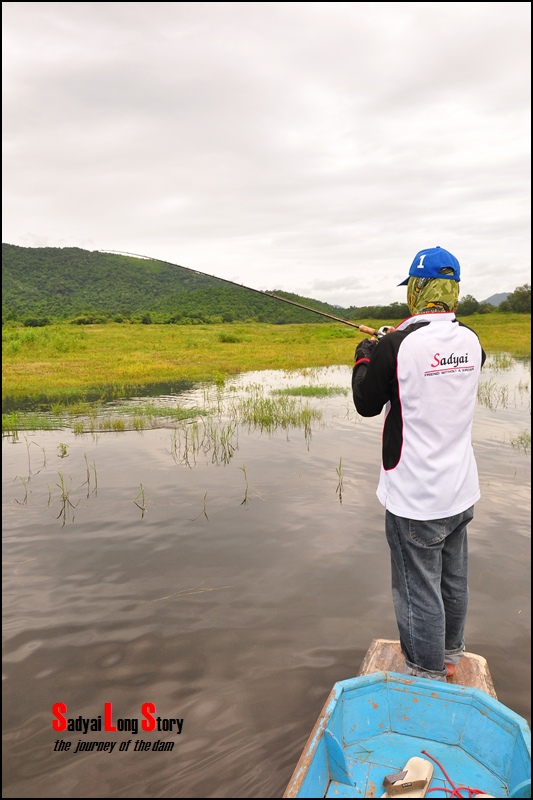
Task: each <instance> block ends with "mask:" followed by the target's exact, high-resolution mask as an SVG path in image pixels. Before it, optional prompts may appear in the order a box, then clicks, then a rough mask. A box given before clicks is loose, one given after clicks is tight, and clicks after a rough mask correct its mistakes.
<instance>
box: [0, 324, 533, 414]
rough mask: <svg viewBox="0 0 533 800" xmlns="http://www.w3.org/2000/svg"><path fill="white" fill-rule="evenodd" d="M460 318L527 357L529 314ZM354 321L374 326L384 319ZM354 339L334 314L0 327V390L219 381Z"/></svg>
mask: <svg viewBox="0 0 533 800" xmlns="http://www.w3.org/2000/svg"><path fill="white" fill-rule="evenodd" d="M461 321H462V322H464V323H465V324H466V325H468V326H469V327H471V328H472V329H473V330H475V331H476V333H477V334H478V335H479V337H480V339H481V342H482V345H483V347H484V349H485V350H486V351H487V353H491V352H506V353H509V354H510V355H512V356H515V357H531V315H529V314H503V313H499V312H494V313H492V314H474V315H472V316H470V317H464V318H462V320H461ZM361 322H362V323H363V322H364V324H365V325H369V326H372V327H375V328H379V327H380V325H382V324H384V321H383V320H381V321H376V320H361ZM395 322H396V323H397V322H398V320H396V321H394V320H391V321H390V322H389V321H388V324H392V325H394V324H395ZM363 338H365V337H364V335H363V334H361V333H360V332H359V330H357V329H356V328H353V327H350V326H348V325H343V324H342V323H321V324H315V325H312V324H307V325H268V324H264V323H242V324H239V323H232V324H222V325H190V326H180V325H130V324H119V323H112V324H107V325H87V326H83V327H81V326H77V325H68V324H57V325H50V326H46V327H43V328H22V327H9V326H5V327H4V328H3V330H2V347H3V383H2V398H3V402H7V403H10V404H15V405H16V404H17V403H23V402H24V401H32V402H39V401H40V402H43V404H46V403H49V402H58V401H64V402H69V401H71V400H72V399H73V398H80V397H84V396H85V397H91V396H94V395H97V396H98V395H101V396H107V397H109V396H110V395H111V396H112V395H115V396H120V395H126V394H128V393H131V392H134V391H136V390H139V389H141V388H146V387H150V386H154V385H156V384H167V385H168V384H171V385H179V384H180V383H182V382H190V383H197V382H201V381H215V382H216V381H222V380H224V378H225V377H227V376H229V375H235V374H238V373H243V372H250V371H254V370H266V369H283V370H298V369H304V368H307V367H322V366H332V365H336V364H348V365H351V364H352V363H353V353H354V350H355V347H356V345H357V344H358V343H359V342H360V341H361V339H363Z"/></svg>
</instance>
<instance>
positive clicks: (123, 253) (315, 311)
mask: <svg viewBox="0 0 533 800" xmlns="http://www.w3.org/2000/svg"><path fill="white" fill-rule="evenodd" d="M98 252H99V253H116V254H117V255H121V256H134V257H135V258H145V259H147V260H148V261H159V262H160V263H161V264H168V265H169V266H170V267H179V268H180V269H186V270H187V271H188V272H194V273H196V275H201V276H202V277H203V278H214V279H215V280H217V281H224V283H230V284H231V285H232V286H238V287H239V288H241V289H247V290H248V291H249V292H256V293H257V294H261V295H263V297H272V298H273V299H274V300H281V301H282V302H283V303H290V305H291V306H298V308H303V309H304V310H305V311H312V312H313V314H320V315H321V316H322V317H327V318H328V319H332V320H334V321H335V322H342V323H343V324H344V325H350V326H351V327H352V328H357V329H358V330H360V331H361V333H367V334H368V335H369V336H377V338H378V339H381V337H382V336H385V334H386V333H388V332H389V331H390V330H391V328H390V327H388V326H386V325H384V326H383V327H381V328H379V330H376V329H375V328H370V327H369V326H368V325H356V324H355V322H350V321H349V320H347V319H342V317H335V316H333V314H326V312H325V311H319V310H318V309H317V308H311V307H310V306H304V305H303V304H302V303H297V302H296V301H295V300H288V299H287V298H286V297H279V295H277V294H272V293H271V292H263V291H261V289H253V288H252V287H251V286H245V285H244V284H243V283H236V282H235V281H230V280H228V278H219V277H218V276H217V275H209V273H207V272H200V270H198V269H193V268H192V267H182V266H181V264H173V263H172V261H164V260H163V259H162V258H152V256H142V255H140V254H139V253H128V252H126V251H124V250H99V251H98Z"/></svg>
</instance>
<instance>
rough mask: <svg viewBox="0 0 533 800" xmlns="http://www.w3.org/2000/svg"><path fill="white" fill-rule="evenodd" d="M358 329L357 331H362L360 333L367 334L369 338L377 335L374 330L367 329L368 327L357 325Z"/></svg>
mask: <svg viewBox="0 0 533 800" xmlns="http://www.w3.org/2000/svg"><path fill="white" fill-rule="evenodd" d="M358 327H359V330H360V331H362V333H368V334H369V335H370V336H376V335H377V331H376V330H374V328H369V327H368V325H359V326H358Z"/></svg>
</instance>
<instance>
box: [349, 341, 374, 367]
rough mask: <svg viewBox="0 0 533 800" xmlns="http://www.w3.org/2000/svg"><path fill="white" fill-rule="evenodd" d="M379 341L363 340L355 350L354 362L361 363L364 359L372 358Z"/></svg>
mask: <svg viewBox="0 0 533 800" xmlns="http://www.w3.org/2000/svg"><path fill="white" fill-rule="evenodd" d="M377 343H378V340H377V339H363V341H362V342H359V344H358V345H357V347H356V348H355V355H354V362H355V363H356V362H357V361H360V360H361V359H362V358H372V353H373V352H374V349H375V347H376V346H377Z"/></svg>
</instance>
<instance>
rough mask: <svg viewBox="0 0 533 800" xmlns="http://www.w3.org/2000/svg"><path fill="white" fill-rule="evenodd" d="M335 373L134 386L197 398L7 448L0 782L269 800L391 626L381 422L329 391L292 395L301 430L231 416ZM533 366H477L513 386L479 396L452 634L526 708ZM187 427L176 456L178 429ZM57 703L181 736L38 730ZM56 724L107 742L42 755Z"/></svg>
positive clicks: (167, 398)
mask: <svg viewBox="0 0 533 800" xmlns="http://www.w3.org/2000/svg"><path fill="white" fill-rule="evenodd" d="M349 377H350V376H349V370H348V369H347V368H344V367H338V368H330V369H327V370H315V371H308V372H307V373H306V374H302V373H278V372H271V373H260V372H258V373H254V374H249V375H246V376H242V377H240V378H235V379H233V380H231V381H227V382H226V383H225V384H224V385H223V386H200V387H194V388H192V387H188V388H187V389H186V390H185V391H183V392H182V393H181V394H180V395H179V398H177V397H176V396H175V395H162V396H160V397H158V398H151V401H152V402H154V403H156V404H160V405H162V406H164V405H172V404H175V403H176V402H177V401H179V403H180V404H181V405H185V406H187V407H189V408H194V407H202V408H206V409H209V412H210V413H209V415H207V416H201V417H198V418H195V419H194V420H193V421H190V422H189V423H186V422H185V421H183V422H181V423H179V424H177V423H173V424H172V425H171V426H169V427H164V428H156V429H153V430H139V431H133V432H124V433H114V432H107V433H101V432H97V433H92V434H91V433H89V434H83V435H76V434H75V433H73V432H72V431H71V430H61V431H34V432H27V433H25V434H20V435H19V437H18V439H17V438H15V439H13V437H11V438H6V439H4V441H3V512H4V513H3V547H4V554H3V570H4V600H5V603H4V752H5V765H4V796H9V797H49V796H52V795H53V796H56V797H104V796H106V797H279V796H281V794H282V793H283V790H284V788H285V786H286V784H287V782H288V780H289V778H290V776H291V774H292V770H293V769H294V766H295V764H296V761H297V759H298V757H299V755H300V752H301V749H302V747H303V745H304V742H305V740H306V739H307V736H308V735H309V733H310V731H311V728H312V726H313V724H314V722H315V721H316V718H317V716H318V714H319V712H320V710H321V708H322V705H323V703H324V701H325V699H326V697H327V694H328V693H329V690H330V689H331V686H332V685H333V683H334V682H335V681H336V680H340V679H343V678H347V677H351V676H353V675H355V674H356V672H357V669H358V667H359V665H360V663H361V660H362V658H363V656H364V654H365V652H366V649H367V648H368V645H369V644H370V641H371V639H372V638H374V637H376V636H380V637H384V638H397V633H396V628H395V622H394V614H393V610H392V601H391V596H390V578H389V561H388V559H389V555H388V548H387V545H386V541H385V537H384V533H383V511H382V508H381V506H380V505H379V503H378V501H377V499H376V497H375V490H376V486H377V478H378V473H379V458H380V445H381V426H382V419H381V418H376V419H365V420H363V419H361V418H359V417H358V416H357V414H356V413H355V411H354V409H353V404H352V403H351V400H350V397H349V395H348V396H346V395H342V394H335V393H332V394H331V395H326V396H322V397H312V396H305V397H302V398H298V396H297V395H296V397H295V398H293V399H296V400H298V401H299V400H301V402H302V404H304V405H306V406H307V407H308V408H309V409H311V410H314V411H316V412H317V414H316V416H314V417H313V419H312V420H311V421H310V423H309V435H306V427H305V425H302V426H294V425H286V426H285V427H284V426H283V425H281V424H280V425H277V426H271V427H270V428H269V427H265V426H264V425H261V424H259V425H254V424H251V423H250V424H249V423H246V424H244V423H243V422H242V421H237V419H236V417H235V416H233V417H232V409H235V407H236V406H238V403H239V402H240V400H239V398H241V399H242V398H249V397H250V396H255V397H258V396H260V397H267V398H268V397H270V394H269V393H270V391H271V390H274V389H276V390H277V389H287V388H295V387H298V386H303V385H307V386H313V385H315V386H331V387H335V386H337V387H347V386H348V387H349ZM529 379H530V373H529V365H528V364H525V363H521V362H514V363H513V365H512V367H511V368H510V369H507V370H502V369H500V368H499V367H498V368H497V369H496V368H495V369H494V370H491V369H490V366H489V368H488V369H485V370H484V375H483V380H487V381H489V380H494V382H495V386H507V387H508V392H507V403H506V404H505V405H503V404H497V405H494V404H492V405H487V404H483V402H479V403H478V408H477V411H476V418H475V423H474V446H475V449H476V454H477V458H478V466H479V472H480V478H481V488H482V499H481V501H480V502H479V503H478V505H477V506H476V517H475V520H474V522H473V523H472V526H471V532H470V542H471V544H470V549H471V581H470V589H471V599H470V610H469V618H468V627H467V647H468V649H469V650H470V651H472V652H476V653H480V654H481V655H484V656H485V657H486V658H487V659H488V662H489V667H490V670H491V674H492V677H493V680H494V684H495V687H496V691H497V693H498V696H499V698H500V699H501V700H502V701H503V702H504V703H506V704H507V705H509V706H510V707H511V708H513V709H514V710H515V711H517V712H518V713H519V714H521V715H523V716H525V717H526V718H528V719H529V713H530V712H529V709H530V705H529V680H530V669H529V664H530V633H529V630H530V628H529V620H530V618H529V613H530V612H529V609H530V599H529V597H530V595H529V574H530V573H529V566H530V549H529V545H530V459H529V453H528V452H527V450H525V449H524V448H521V447H516V446H515V445H513V442H516V440H517V438H518V437H519V436H520V435H522V434H524V435H527V434H528V433H529V431H530V392H529V388H527V389H526V388H524V387H526V386H527V387H529ZM519 386H521V387H522V388H518V387H519ZM258 387H262V388H261V391H259V389H258ZM145 400H146V398H143V397H140V398H137V399H135V400H134V401H132V400H131V398H130V399H129V400H127V401H126V400H124V401H123V402H124V403H126V402H128V403H131V402H134V403H138V404H141V405H142V403H144V402H145ZM194 424H196V425H197V426H198V433H197V440H196V442H197V445H195V446H194V447H193V445H192V444H191V441H192V440H191V439H190V440H189V442H188V444H187V445H185V439H184V438H183V437H184V435H185V434H184V431H183V429H182V427H181V426H182V425H183V426H185V425H187V426H188V429H189V430H192V426H193V425H194ZM209 424H212V425H214V426H215V427H214V428H213V430H211V432H210V431H209V428H208V427H207V428H206V429H205V430H203V431H202V426H203V425H206V426H209ZM230 426H232V431H233V433H232V435H231V436H230V435H229V427H230ZM224 431H226V432H227V435H226V436H225V441H224V443H223V442H222V439H223V436H222V433H223V432H224ZM179 436H181V437H182V438H181V439H179ZM215 436H217V437H218V438H216V440H215ZM208 441H209V442H210V446H209V447H205V446H204V445H205V443H206V442H208ZM200 442H202V446H200ZM193 450H194V458H192V452H193ZM184 452H187V453H188V459H184V458H183V455H184ZM230 452H231V456H230V457H229V453H230ZM215 453H216V455H215ZM224 453H226V454H227V455H228V457H226V456H224ZM339 487H340V488H339ZM340 494H342V502H340V499H341V498H340V496H339V495H340ZM63 510H64V511H65V514H63V513H62V512H63ZM56 702H63V703H65V704H66V705H67V707H68V717H72V718H77V717H79V716H82V717H83V718H91V719H92V718H97V717H98V716H99V715H103V713H104V707H105V703H109V702H111V703H112V705H113V710H114V712H113V713H114V718H115V719H116V718H133V717H138V718H141V709H142V706H143V704H144V703H146V702H152V703H154V704H155V705H156V707H157V713H158V714H159V715H161V717H162V718H179V719H183V731H182V733H181V734H180V735H179V736H176V735H173V736H171V734H170V733H168V732H164V731H162V732H161V733H158V734H157V735H156V733H149V734H145V735H144V737H143V738H144V739H145V740H146V741H150V742H152V743H153V742H155V741H156V740H157V739H160V740H164V741H165V742H168V741H175V747H174V749H173V751H172V752H171V753H170V752H162V753H161V752H153V753H152V752H145V751H142V752H140V751H134V750H132V749H131V748H132V747H133V745H131V746H130V748H129V749H128V750H123V751H120V750H119V749H118V748H119V745H120V744H124V743H125V742H127V741H128V739H138V738H139V736H137V737H134V736H131V735H127V734H126V733H125V732H123V733H121V732H120V731H117V732H111V733H110V732H105V731H101V732H98V731H96V732H94V733H90V734H89V735H87V736H85V735H84V734H83V733H79V732H75V731H74V732H68V731H67V732H64V733H61V734H58V733H57V732H55V731H54V730H53V729H52V724H51V723H52V719H53V717H52V712H51V709H52V705H53V704H54V703H56ZM58 738H63V740H64V741H72V742H73V743H74V744H73V748H74V747H75V745H76V743H77V742H78V740H83V741H85V740H94V741H107V740H109V741H116V742H117V747H116V752H113V753H106V752H102V753H97V752H91V753H86V752H83V753H82V752H78V753H77V754H74V753H71V752H65V751H54V746H55V742H56V741H57V740H58Z"/></svg>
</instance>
